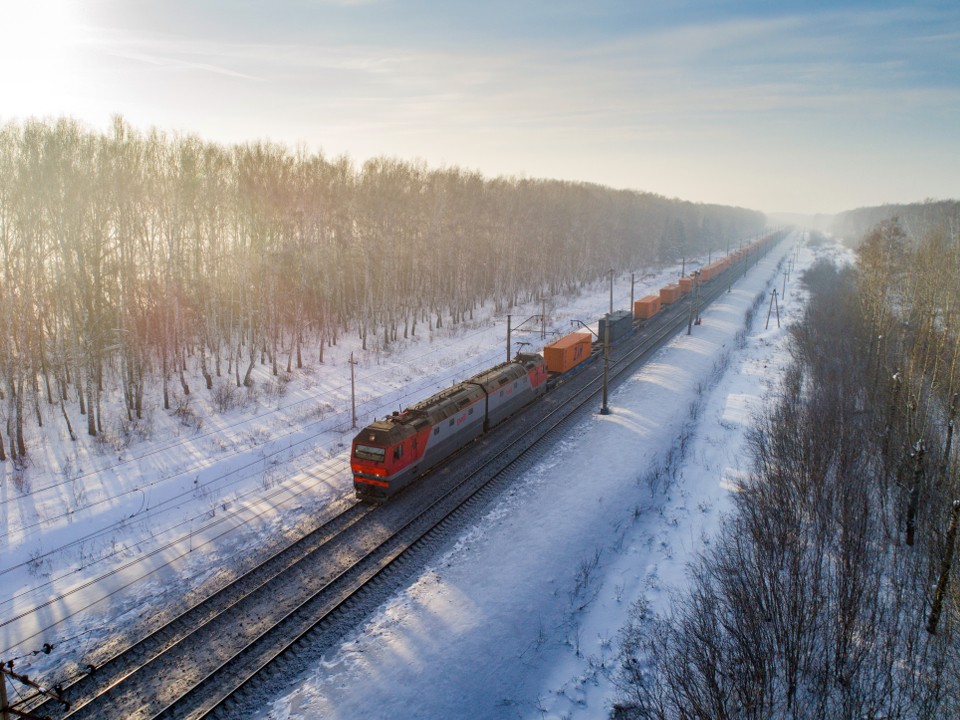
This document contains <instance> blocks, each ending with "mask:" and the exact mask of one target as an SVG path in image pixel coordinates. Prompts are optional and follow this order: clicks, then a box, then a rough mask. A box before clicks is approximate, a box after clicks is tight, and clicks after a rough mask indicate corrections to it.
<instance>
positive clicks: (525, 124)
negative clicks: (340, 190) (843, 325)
mask: <svg viewBox="0 0 960 720" xmlns="http://www.w3.org/2000/svg"><path fill="white" fill-rule="evenodd" d="M116 114H120V115H122V116H123V117H124V118H126V119H127V121H129V122H130V123H131V124H133V125H134V126H136V127H139V128H142V129H144V130H146V129H149V128H151V127H157V128H160V129H163V130H167V131H176V132H183V133H194V134H197V135H199V136H201V137H203V138H205V139H207V140H211V141H214V142H220V143H225V144H231V143H242V142H248V141H256V140H271V141H275V142H279V143H283V144H285V145H288V146H290V147H291V148H294V147H305V148H307V149H309V150H311V151H319V152H323V153H324V154H325V155H326V156H328V157H336V156H340V155H348V156H349V157H350V158H352V159H353V161H354V162H355V163H358V164H359V163H362V162H363V161H364V160H366V159H368V158H371V157H376V156H380V155H386V156H390V157H396V158H400V159H405V160H410V161H422V162H425V163H426V164H427V165H428V166H430V167H449V166H458V167H461V168H467V169H471V170H477V171H479V172H481V173H483V174H484V175H486V176H488V177H496V176H501V175H508V176H521V177H536V178H555V179H562V180H570V181H577V182H580V181H583V182H592V183H599V184H602V185H607V186H610V187H615V188H628V189H634V190H641V191H647V192H654V193H658V194H660V195H665V196H667V197H679V198H682V199H685V200H691V201H694V202H705V203H719V204H724V205H737V206H742V207H748V208H751V209H757V210H761V211H764V212H770V213H773V212H798V213H835V212H840V211H843V210H849V209H852V208H855V207H861V206H869V205H880V204H884V203H897V202H916V201H922V200H924V199H927V198H935V199H947V198H958V197H960V170H958V168H960V3H957V2H956V1H955V0H944V1H930V2H924V1H921V2H888V1H885V0H871V1H869V2H867V1H859V0H858V1H852V2H845V1H843V0H838V1H833V2H754V1H752V0H748V1H746V2H722V1H721V0H676V1H674V0H671V2H662V1H658V2H650V1H648V0H590V1H589V2H587V1H586V0H579V1H576V2H574V1H573V0H484V2H450V1H449V0H271V1H270V2H267V1H266V0H165V1H164V2H158V1H148V0H31V2H23V1H22V0H0V122H3V123H5V122H9V121H23V120H25V119H27V118H30V117H38V118H52V117H57V116H61V115H67V116H71V117H74V118H77V119H80V120H81V121H83V122H85V123H87V124H88V125H90V126H91V127H92V128H95V129H106V128H107V127H108V126H109V123H110V118H111V117H112V116H113V115H116Z"/></svg>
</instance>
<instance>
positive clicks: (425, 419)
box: [350, 240, 766, 502]
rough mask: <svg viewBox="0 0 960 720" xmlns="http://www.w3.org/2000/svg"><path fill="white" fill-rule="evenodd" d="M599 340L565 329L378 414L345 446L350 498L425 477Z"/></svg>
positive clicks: (618, 317)
mask: <svg viewBox="0 0 960 720" xmlns="http://www.w3.org/2000/svg"><path fill="white" fill-rule="evenodd" d="M765 242H766V241H763V240H762V241H759V242H757V243H755V244H753V245H751V246H749V247H747V248H743V249H742V250H738V251H736V252H734V253H731V254H730V255H728V256H727V257H725V258H723V259H722V260H718V261H716V262H714V263H711V264H710V265H707V266H705V267H703V268H701V269H700V270H699V271H697V274H696V278H695V279H694V280H688V279H687V278H682V279H681V282H680V283H677V284H675V285H668V286H667V287H665V288H663V289H661V290H660V293H659V294H658V295H648V296H647V297H644V298H641V299H640V300H637V301H636V303H634V307H633V312H632V313H631V312H629V311H618V312H615V313H611V314H609V315H607V316H605V317H604V318H602V319H601V321H600V333H599V337H600V338H603V337H604V335H605V334H606V333H607V328H608V327H609V340H610V341H611V342H616V341H617V340H620V339H622V338H623V337H626V336H627V335H629V334H630V333H631V332H632V331H633V329H634V326H635V323H637V322H643V321H646V320H649V319H650V318H652V317H654V316H655V315H656V314H658V313H659V312H660V311H661V309H662V307H664V306H666V305H669V304H670V303H674V302H677V301H678V300H679V299H680V298H681V297H682V296H683V295H685V294H687V293H688V292H691V291H692V290H693V289H694V288H695V283H696V282H707V281H709V280H712V279H713V278H714V277H716V276H717V275H719V274H720V273H722V272H723V271H724V270H726V269H727V268H728V267H730V265H731V264H732V263H734V262H737V261H738V260H741V259H746V258H747V256H749V255H751V254H752V253H754V252H756V251H758V250H759V249H760V247H761V246H762V244H763V243H765ZM598 345H599V343H591V336H590V335H589V334H587V333H580V332H576V333H571V334H570V335H567V336H566V337H563V338H560V339H559V340H557V341H555V342H553V343H550V344H549V345H547V346H545V347H544V349H543V354H542V355H540V354H538V353H518V354H517V356H516V357H515V358H514V359H513V360H511V361H510V362H506V363H503V364H501V365H497V366H496V367H494V368H490V369H489V370H484V371H483V372H481V373H480V374H478V375H474V376H473V377H471V378H470V379H468V380H464V381H463V382H461V383H458V384H456V385H454V386H453V387H451V388H448V389H446V390H444V391H443V392H440V393H437V394H436V395H433V396H432V397H429V398H427V399H426V400H422V401H420V402H419V403H417V404H415V405H412V406H411V407H409V408H407V409H406V410H404V411H403V412H395V413H393V414H392V415H390V416H388V417H385V418H384V419H383V420H377V421H375V422H373V423H371V424H370V425H368V426H367V427H365V428H364V429H363V430H361V431H360V433H359V434H358V435H357V436H356V437H355V438H354V440H353V445H352V447H351V452H350V467H351V470H352V471H353V486H354V490H355V491H356V494H357V498H358V499H360V500H364V501H369V502H383V501H384V500H386V499H387V498H389V497H390V496H391V495H394V494H396V493H398V492H400V491H401V490H402V489H403V488H405V487H407V486H408V485H409V484H410V483H412V482H413V481H414V480H416V479H417V478H419V477H421V476H422V475H425V474H426V473H427V472H429V471H430V470H431V469H433V468H434V467H436V466H437V465H439V464H440V463H441V462H443V461H444V460H446V459H447V458H448V457H450V456H451V455H453V454H454V453H455V452H457V451H458V450H460V449H461V448H463V447H465V446H466V445H468V444H469V443H470V442H472V441H473V440H475V439H476V438H478V437H479V436H480V435H482V434H483V433H485V432H487V431H488V430H490V428H492V427H494V426H496V425H498V424H500V423H502V422H503V421H504V420H506V419H507V418H509V417H510V416H511V415H513V414H515V413H516V412H517V411H519V410H521V409H522V408H523V407H525V406H526V405H528V404H530V403H532V402H533V401H535V400H536V399H537V398H539V397H541V396H542V395H544V394H545V393H546V392H547V388H548V386H551V385H553V384H554V383H556V382H557V381H559V380H562V379H563V378H565V377H568V376H569V375H571V374H573V373H575V372H577V371H578V370H580V369H581V368H582V367H583V366H584V365H585V364H586V362H587V360H589V359H591V357H595V356H596V349H597V346H598Z"/></svg>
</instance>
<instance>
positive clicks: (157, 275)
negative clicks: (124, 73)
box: [0, 118, 765, 464]
mask: <svg viewBox="0 0 960 720" xmlns="http://www.w3.org/2000/svg"><path fill="white" fill-rule="evenodd" d="M764 223H765V217H764V215H762V214H761V213H758V212H755V211H750V210H744V209H741V208H733V207H724V206H716V205H703V204H694V203H690V202H684V201H680V200H674V199H667V198H664V197H661V196H657V195H653V194H647V193H640V192H634V191H624V190H614V189H610V188H605V187H600V186H596V185H588V184H582V183H570V182H562V181H553V180H536V179H526V178H496V179H487V178H484V177H482V176H480V175H479V174H476V173H473V172H470V171H467V170H462V169H458V168H444V169H428V168H427V167H425V166H424V165H423V164H421V163H416V162H407V161H400V160H394V159H388V158H377V159H373V160H369V161H367V162H365V163H363V164H362V166H361V167H359V168H358V167H356V166H354V164H353V163H352V162H351V161H350V159H349V158H346V157H340V158H337V159H328V158H325V157H324V156H323V155H322V154H321V153H318V152H308V151H307V150H305V149H303V148H297V149H291V148H288V147H285V146H282V145H277V144H271V143H268V142H254V143H249V144H242V145H234V146H224V145H219V144H216V143H212V142H207V141H204V140H202V139H200V138H198V137H196V136H189V135H180V134H168V133H165V132H162V131H159V130H151V131H149V132H141V131H138V130H136V129H134V128H132V127H131V126H130V125H128V124H127V123H126V122H125V121H124V120H123V119H121V118H115V120H114V123H113V126H112V128H111V130H110V131H108V132H105V133H103V132H96V131H92V130H90V129H87V128H85V127H84V126H82V125H81V124H79V123H77V122H75V121H72V120H69V119H60V120H55V121H26V122H23V123H8V124H7V125H5V126H4V127H2V128H0V264H2V267H3V280H2V287H0V298H2V303H3V308H4V311H3V312H2V313H0V343H2V347H0V374H2V382H0V392H2V399H3V401H4V402H3V408H2V412H3V415H4V416H5V421H6V427H5V428H4V430H5V432H4V433H2V434H5V435H6V436H7V437H6V441H5V442H3V440H4V439H3V438H2V434H0V459H4V460H6V459H7V458H8V457H9V458H10V459H12V460H13V461H15V462H18V463H21V464H22V463H24V462H25V461H26V458H27V454H28V448H27V447H26V443H25V440H24V433H23V427H24V423H25V422H29V421H30V420H31V419H32V420H33V421H34V422H37V423H39V424H41V425H42V424H43V423H48V422H63V423H66V425H67V427H68V430H69V434H70V436H72V437H74V436H75V435H76V432H78V431H82V432H88V433H89V434H90V435H94V436H96V435H97V434H98V433H102V431H103V427H104V424H105V423H104V417H103V416H104V413H105V409H104V407H103V402H102V398H103V394H104V388H105V387H107V386H110V387H114V388H120V387H122V397H123V406H122V407H118V408H116V409H115V410H113V412H114V413H116V415H119V416H120V417H121V419H122V420H123V421H124V422H128V423H131V424H135V423H136V422H137V419H138V418H140V417H141V414H142V413H143V398H144V394H145V388H147V386H148V385H150V384H153V385H152V387H158V386H159V385H160V384H162V394H163V405H164V409H167V410H169V409H171V402H175V395H176V396H179V397H183V396H187V395H189V394H190V392H191V387H190V378H191V377H194V376H199V377H202V378H203V379H204V382H205V385H206V388H207V389H208V390H211V391H213V392H220V393H224V394H225V400H226V399H228V398H229V392H230V386H231V385H232V386H235V387H241V386H244V385H249V384H250V382H251V377H250V373H251V370H252V368H253V367H254V364H255V363H256V362H258V361H259V362H263V363H267V364H269V365H270V366H271V367H272V371H273V373H274V374H277V373H278V372H280V371H282V370H283V369H286V371H288V372H289V371H290V370H291V368H293V367H300V366H301V364H302V362H303V357H304V353H307V352H309V353H310V357H311V360H313V359H316V360H319V361H320V362H322V361H323V348H324V346H325V345H328V346H329V345H331V344H334V343H336V341H337V336H338V334H339V333H343V332H346V331H351V332H357V333H359V335H360V336H361V337H362V338H363V347H364V348H366V347H367V344H368V343H372V344H374V345H376V346H385V345H388V344H389V343H391V342H392V341H393V340H395V339H396V338H397V337H398V335H399V334H402V335H403V336H406V335H407V334H408V333H410V334H415V333H416V332H417V327H418V324H428V325H429V326H430V327H432V326H434V325H439V324H442V323H446V322H452V323H457V322H459V321H460V320H461V319H462V318H464V317H469V316H470V314H471V312H472V310H473V309H474V308H476V307H477V306H478V305H482V304H483V303H487V302H489V303H493V304H494V305H495V306H496V307H497V308H498V309H501V308H509V307H511V306H512V304H513V303H514V302H516V301H518V300H520V299H524V298H526V299H529V298H532V297H538V296H540V295H543V294H552V293H557V292H559V291H561V290H569V289H571V288H576V287H578V286H579V285H580V284H582V283H585V282H588V281H591V280H594V279H596V278H598V277H600V276H602V275H603V274H604V273H605V272H607V271H608V270H609V269H610V268H611V267H616V268H619V269H622V270H625V271H630V270H633V269H638V270H639V269H642V268H644V267H650V266H652V265H655V264H657V263H659V262H664V261H668V260H674V259H678V258H681V257H683V256H685V255H687V254H691V255H693V254H707V253H709V252H711V251H721V250H726V249H728V247H729V245H730V244H731V243H735V242H737V241H738V240H739V239H743V238H748V237H750V236H752V235H755V234H757V233H758V232H759V231H760V230H761V229H762V228H763V226H764ZM188 370H189V372H188ZM174 389H175V390H176V393H174ZM70 404H76V405H78V406H79V410H80V413H81V414H82V415H84V416H85V418H86V427H85V428H80V429H78V428H74V427H72V426H70V419H69V414H68V412H67V410H66V408H67V406H68V405H70Z"/></svg>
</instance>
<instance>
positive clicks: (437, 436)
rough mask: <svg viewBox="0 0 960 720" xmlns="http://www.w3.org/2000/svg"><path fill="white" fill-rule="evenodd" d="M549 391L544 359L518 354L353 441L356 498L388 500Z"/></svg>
mask: <svg viewBox="0 0 960 720" xmlns="http://www.w3.org/2000/svg"><path fill="white" fill-rule="evenodd" d="M546 391H547V366H546V363H545V362H544V360H543V357H542V356H541V355H536V354H528V353H520V354H518V355H517V356H516V358H515V359H514V360H513V361H511V362H508V363H503V364H502V365H498V366H497V367H495V368H491V369H489V370H484V371H483V372H482V373H480V374H479V375H474V376H473V377H472V378H470V379H469V380H465V381H463V382H462V383H458V384H457V385H454V386H453V387H451V388H449V389H447V390H444V391H443V392H441V393H438V394H436V395H434V396H433V397H429V398H427V399H426V400H423V401H421V402H419V403H417V404H416V405H413V406H411V407H409V408H407V409H406V410H404V411H403V412H400V413H394V414H393V415H392V416H390V417H387V418H384V419H383V420H377V421H376V422H373V423H371V424H370V425H368V426H367V427H365V428H364V429H363V430H361V431H360V434H359V435H357V437H355V438H354V440H353V448H352V450H351V453H350V467H351V469H352V470H353V487H354V489H355V490H356V492H357V497H358V498H359V499H360V500H373V501H383V500H385V499H386V498H388V497H389V496H391V495H393V494H394V493H396V492H398V491H400V490H401V489H403V488H404V487H406V486H407V485H409V484H410V483H411V482H412V481H413V480H415V479H416V478H418V477H420V476H421V475H423V474H425V473H426V472H427V471H428V470H430V469H431V468H433V467H435V466H436V465H437V464H439V463H440V462H441V461H443V460H444V459H446V458H448V457H449V456H450V455H452V454H453V453H455V452H456V451H457V450H459V449H460V448H462V447H463V446H464V445H466V444H467V443H469V442H470V441H471V440H474V439H475V438H477V437H478V436H479V435H481V434H482V433H484V432H486V431H487V430H489V429H490V428H492V427H493V426H494V425H497V424H498V423H500V422H503V421H504V420H505V419H507V418H508V417H510V416H511V415H513V414H514V413H515V412H517V410H519V409H520V408H522V407H523V406H524V405H527V404H528V403H531V402H533V401H534V400H535V399H536V398H538V397H540V396H541V395H543V394H544V393H545V392H546Z"/></svg>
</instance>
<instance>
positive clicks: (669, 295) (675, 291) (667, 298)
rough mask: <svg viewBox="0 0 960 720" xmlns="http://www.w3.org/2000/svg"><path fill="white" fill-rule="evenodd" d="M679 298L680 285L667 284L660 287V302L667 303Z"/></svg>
mask: <svg viewBox="0 0 960 720" xmlns="http://www.w3.org/2000/svg"><path fill="white" fill-rule="evenodd" d="M679 299H680V286H679V285H667V286H666V287H663V288H660V304H661V305H669V304H670V303H672V302H676V301H677V300H679Z"/></svg>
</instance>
